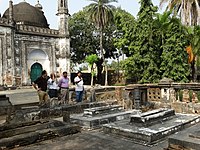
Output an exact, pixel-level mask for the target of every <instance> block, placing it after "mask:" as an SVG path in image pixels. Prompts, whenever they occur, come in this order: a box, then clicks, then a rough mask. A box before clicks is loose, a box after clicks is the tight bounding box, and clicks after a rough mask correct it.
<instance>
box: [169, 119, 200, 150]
mask: <svg viewBox="0 0 200 150" xmlns="http://www.w3.org/2000/svg"><path fill="white" fill-rule="evenodd" d="M198 121H200V120H198ZM199 127H200V122H199V123H197V124H196V125H194V126H192V127H190V128H188V129H187V130H184V131H181V132H179V133H177V134H175V135H172V136H170V137H169V139H168V148H169V149H172V148H174V147H180V148H182V149H183V150H184V149H191V150H199V149H200V128H199Z"/></svg>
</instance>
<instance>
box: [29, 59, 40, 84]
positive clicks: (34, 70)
mask: <svg viewBox="0 0 200 150" xmlns="http://www.w3.org/2000/svg"><path fill="white" fill-rule="evenodd" d="M41 73H42V65H41V64H39V63H34V64H33V65H32V66H31V83H32V82H33V81H35V80H36V79H37V78H38V77H39V76H41Z"/></svg>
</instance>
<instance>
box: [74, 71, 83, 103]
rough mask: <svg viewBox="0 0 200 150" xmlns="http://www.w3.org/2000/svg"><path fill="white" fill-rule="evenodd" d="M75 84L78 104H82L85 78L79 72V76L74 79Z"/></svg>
mask: <svg viewBox="0 0 200 150" xmlns="http://www.w3.org/2000/svg"><path fill="white" fill-rule="evenodd" d="M74 83H75V85H76V87H75V91H76V102H77V103H78V102H82V97H83V91H84V86H83V78H82V74H81V72H80V71H79V72H78V73H77V76H76V77H75V78H74Z"/></svg>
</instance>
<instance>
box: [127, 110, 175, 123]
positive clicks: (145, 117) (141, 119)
mask: <svg viewBox="0 0 200 150" xmlns="http://www.w3.org/2000/svg"><path fill="white" fill-rule="evenodd" d="M174 115H175V111H174V110H173V109H165V108H161V109H156V110H153V111H149V112H145V113H141V114H137V115H131V120H130V123H132V124H137V125H138V126H149V125H151V124H155V123H157V122H163V121H166V120H168V119H170V118H171V117H173V116H174Z"/></svg>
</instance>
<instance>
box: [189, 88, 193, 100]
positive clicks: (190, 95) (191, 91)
mask: <svg viewBox="0 0 200 150" xmlns="http://www.w3.org/2000/svg"><path fill="white" fill-rule="evenodd" d="M192 95H193V90H189V99H190V102H192Z"/></svg>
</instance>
